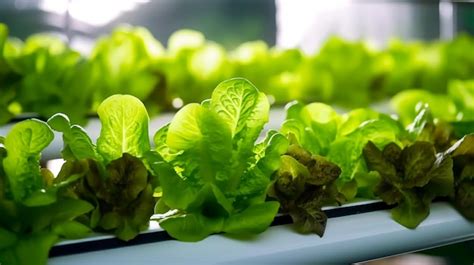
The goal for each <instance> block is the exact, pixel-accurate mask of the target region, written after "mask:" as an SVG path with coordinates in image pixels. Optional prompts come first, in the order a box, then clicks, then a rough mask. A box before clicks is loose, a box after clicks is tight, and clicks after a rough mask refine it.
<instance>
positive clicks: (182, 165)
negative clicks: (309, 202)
mask: <svg viewBox="0 0 474 265" xmlns="http://www.w3.org/2000/svg"><path fill="white" fill-rule="evenodd" d="M268 116H269V103H268V100H267V98H266V97H265V95H264V94H263V93H260V92H259V91H258V90H257V88H255V87H254V86H253V85H252V84H251V83H250V82H248V81H247V80H245V79H242V78H234V79H230V80H227V81H224V82H222V83H220V84H219V85H218V86H217V87H216V89H215V90H214V92H213V93H212V97H211V99H210V100H206V101H204V102H203V103H202V104H196V103H193V104H188V105H186V106H185V107H183V108H182V109H181V110H180V111H178V112H177V113H176V115H175V117H174V118H173V120H172V121H171V123H170V124H169V125H167V126H165V127H163V128H162V129H160V130H159V131H158V132H157V133H156V135H155V144H156V146H157V148H156V150H157V151H158V153H159V154H158V153H157V154H155V155H154V157H155V162H154V163H152V168H153V169H154V170H155V172H156V173H157V174H159V176H160V184H161V188H162V197H161V199H160V201H159V203H158V206H157V212H158V213H161V215H159V216H158V217H156V220H158V221H159V223H160V226H161V227H163V228H164V229H165V230H166V231H167V232H168V233H169V234H170V235H171V236H172V237H174V238H177V239H179V240H184V241H199V240H202V239H203V238H205V237H206V236H208V235H210V234H213V233H219V232H226V233H231V234H253V233H260V232H262V231H264V230H265V229H266V228H267V227H268V226H269V225H270V223H271V222H272V220H273V218H274V216H275V214H276V213H277V211H278V208H279V203H278V202H275V201H270V202H266V201H265V198H266V193H267V189H268V186H269V185H270V182H271V180H272V174H273V173H274V172H275V171H276V170H277V169H278V166H279V162H280V155H281V154H282V153H283V152H285V151H286V148H287V145H288V143H287V141H286V139H285V138H284V137H283V136H282V135H281V134H278V133H274V134H269V135H268V136H267V138H266V140H265V141H264V142H263V143H260V144H257V145H256V144H255V141H256V140H257V138H258V137H259V135H260V133H261V131H262V129H263V126H264V124H265V123H266V122H267V121H268ZM161 157H162V158H161Z"/></svg>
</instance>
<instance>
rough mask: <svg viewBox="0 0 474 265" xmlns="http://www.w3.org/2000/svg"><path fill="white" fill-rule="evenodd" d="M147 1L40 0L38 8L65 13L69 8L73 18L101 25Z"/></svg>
mask: <svg viewBox="0 0 474 265" xmlns="http://www.w3.org/2000/svg"><path fill="white" fill-rule="evenodd" d="M147 2H149V0H69V1H68V0H65V1H61V0H42V1H41V2H40V8H41V9H43V10H45V11H49V12H53V13H57V14H65V13H66V11H67V10H68V9H69V14H70V15H71V17H72V18H73V19H76V20H78V21H81V22H84V23H87V24H90V25H93V26H103V25H105V24H107V23H109V22H110V21H112V20H114V19H116V18H117V17H119V16H120V15H121V14H122V13H124V12H127V11H131V10H133V9H134V8H136V6H137V5H139V4H145V3H147Z"/></svg>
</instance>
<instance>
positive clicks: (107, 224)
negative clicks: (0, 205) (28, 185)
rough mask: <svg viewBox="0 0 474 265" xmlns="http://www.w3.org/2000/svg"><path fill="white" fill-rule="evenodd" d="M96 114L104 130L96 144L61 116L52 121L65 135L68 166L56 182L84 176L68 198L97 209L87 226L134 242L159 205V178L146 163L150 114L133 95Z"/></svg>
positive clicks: (117, 97) (111, 100) (115, 100)
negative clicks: (157, 192)
mask: <svg viewBox="0 0 474 265" xmlns="http://www.w3.org/2000/svg"><path fill="white" fill-rule="evenodd" d="M97 112H98V114H99V118H100V121H101V123H102V128H101V132H100V136H99V138H98V139H97V144H96V145H94V144H93V143H92V140H91V139H90V138H89V136H88V135H87V133H86V132H85V131H84V129H82V128H81V127H80V126H78V125H71V124H70V122H69V120H68V118H67V116H65V115H63V114H57V115H55V116H53V117H51V118H50V119H49V120H48V123H49V124H50V125H51V127H52V128H53V129H55V130H57V131H60V132H62V133H63V140H64V149H63V151H62V155H63V158H64V159H65V160H66V163H65V164H64V166H63V167H62V168H61V172H60V173H59V175H58V179H63V178H67V177H68V176H70V175H78V176H80V180H79V181H78V182H77V183H76V184H75V185H74V186H73V187H71V188H70V189H69V190H68V192H67V195H68V196H70V197H73V198H81V199H84V200H87V201H89V202H90V203H91V204H93V205H94V210H93V211H92V212H90V213H89V214H87V215H86V216H84V217H83V222H85V223H86V224H87V225H89V226H91V227H92V228H93V229H95V230H99V231H108V232H112V233H114V234H115V235H117V237H118V238H120V239H122V240H130V239H132V238H134V237H135V236H136V235H137V234H138V233H139V232H140V231H142V230H144V229H146V228H147V227H148V224H149V219H150V216H151V215H152V214H153V208H154V204H155V200H154V198H153V189H154V187H155V186H156V179H155V177H154V176H152V175H151V173H150V172H149V171H148V170H147V167H146V165H145V163H144V160H143V157H144V156H145V154H146V153H147V152H149V151H150V142H149V139H148V120H149V118H148V114H147V112H146V109H145V107H144V106H143V104H142V103H141V102H140V100H138V99H137V98H135V97H132V96H129V95H114V96H111V97H109V98H107V99H106V100H104V101H103V102H102V103H101V105H99V107H98V109H97Z"/></svg>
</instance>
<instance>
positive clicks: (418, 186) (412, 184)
mask: <svg viewBox="0 0 474 265" xmlns="http://www.w3.org/2000/svg"><path fill="white" fill-rule="evenodd" d="M363 154H364V158H365V161H366V162H367V167H368V169H369V170H371V171H376V172H378V174H379V175H380V177H381V180H380V182H379V183H378V184H377V185H376V186H375V188H374V189H375V194H376V195H377V196H378V197H380V198H381V199H382V200H383V201H384V202H385V203H387V204H389V205H395V208H393V209H392V210H391V213H392V218H393V219H394V220H395V221H397V222H398V223H400V224H401V225H403V226H405V227H408V228H416V227H417V226H418V225H419V224H420V223H421V222H422V221H423V220H424V219H425V218H426V217H427V216H428V215H429V211H430V203H431V201H432V200H433V199H434V198H436V197H446V196H450V195H452V193H453V191H454V187H453V185H454V179H453V160H452V159H451V157H450V156H444V155H443V153H438V154H436V150H435V147H434V145H433V144H432V143H430V142H424V141H416V142H414V143H413V144H411V145H408V146H406V147H405V148H403V149H402V148H400V147H399V146H398V145H397V144H395V143H390V144H388V145H386V146H385V147H384V148H383V150H380V149H378V148H377V146H375V144H374V143H372V142H370V141H369V142H368V143H367V144H366V145H365V147H364V151H363Z"/></svg>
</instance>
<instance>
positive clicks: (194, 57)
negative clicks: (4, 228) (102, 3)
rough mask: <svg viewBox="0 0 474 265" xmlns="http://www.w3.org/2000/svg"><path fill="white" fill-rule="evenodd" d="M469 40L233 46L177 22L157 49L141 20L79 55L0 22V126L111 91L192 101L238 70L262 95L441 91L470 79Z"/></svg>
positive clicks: (152, 107) (359, 100)
mask: <svg viewBox="0 0 474 265" xmlns="http://www.w3.org/2000/svg"><path fill="white" fill-rule="evenodd" d="M473 49H474V39H473V38H472V37H470V36H467V35H461V36H458V37H457V38H455V39H454V40H451V41H437V42H431V43H421V42H417V43H403V42H401V41H396V40H394V41H392V42H390V43H389V44H388V46H387V47H386V48H384V49H382V50H376V49H374V48H371V47H370V46H369V45H368V44H367V43H364V42H348V41H345V40H342V39H339V38H331V39H329V40H328V41H327V42H326V43H325V45H324V46H323V47H322V49H321V50H320V51H319V52H318V53H315V54H311V55H308V54H304V53H303V52H302V51H301V50H299V49H277V48H272V47H268V45H267V44H265V43H264V42H261V41H255V42H248V43H243V44H241V45H240V46H238V47H237V48H235V49H233V50H226V49H224V48H223V47H222V46H221V45H219V44H217V43H215V42H212V41H210V40H206V39H205V37H204V36H203V34H201V33H200V32H197V31H192V30H180V31H177V32H176V33H174V34H173V35H172V36H171V37H170V38H169V40H168V42H167V48H166V49H165V48H164V47H163V45H162V44H161V43H160V42H159V41H158V40H156V39H155V38H154V37H153V36H152V35H151V34H150V32H148V31H147V30H146V29H144V28H139V27H127V26H122V27H118V28H117V29H115V30H114V31H113V32H112V33H111V34H110V35H108V36H104V37H103V38H101V39H99V40H98V41H97V42H96V43H95V45H94V47H93V49H92V52H91V53H90V54H88V55H81V54H80V53H79V52H77V51H75V50H73V49H71V48H70V47H69V46H68V45H67V44H65V43H64V42H63V41H62V40H61V39H59V38H56V37H53V36H50V35H46V34H38V35H33V36H31V37H29V38H27V39H26V40H25V41H20V40H18V39H15V38H11V37H9V36H8V27H7V26H6V25H3V24H0V124H1V123H5V122H8V121H9V120H10V119H12V118H14V117H15V116H17V115H19V114H22V113H36V114H38V115H40V116H41V117H50V116H52V115H53V114H55V113H57V112H63V113H66V114H67V115H68V116H69V117H70V119H71V121H73V122H74V123H78V124H84V123H85V122H86V121H87V119H86V117H87V116H88V115H89V114H95V112H96V110H97V107H98V105H99V104H100V102H102V101H103V100H104V99H106V98H107V97H108V96H111V95H113V94H130V95H133V96H135V97H137V98H139V99H140V100H141V101H142V102H143V103H144V104H145V106H146V108H147V110H148V112H149V114H150V115H155V114H157V113H158V112H159V111H162V110H170V109H173V106H174V107H180V106H181V105H182V104H187V103H191V102H200V101H202V100H204V99H206V98H208V97H209V96H210V95H211V92H212V88H213V87H215V86H216V85H217V84H218V83H219V82H220V81H221V80H225V79H228V78H231V77H234V76H241V77H245V78H247V79H248V80H250V81H251V82H252V83H254V84H256V86H257V87H259V88H260V89H261V90H262V92H264V93H266V94H267V95H268V96H269V97H271V99H272V101H275V102H276V103H280V104H284V103H286V102H289V101H291V100H300V101H303V102H306V103H307V102H314V101H318V102H325V103H330V104H336V105H340V106H345V107H351V108H352V107H365V106H367V105H368V104H369V103H372V102H374V101H377V100H382V99H386V98H387V97H390V96H392V95H395V94H396V93H398V92H400V91H402V90H406V89H421V90H425V91H428V92H432V93H441V94H445V93H446V92H447V89H448V88H449V87H451V86H456V84H452V82H454V80H462V81H463V80H468V79H473V78H474V55H473V54H472V53H470V52H468V51H471V50H473Z"/></svg>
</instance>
